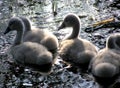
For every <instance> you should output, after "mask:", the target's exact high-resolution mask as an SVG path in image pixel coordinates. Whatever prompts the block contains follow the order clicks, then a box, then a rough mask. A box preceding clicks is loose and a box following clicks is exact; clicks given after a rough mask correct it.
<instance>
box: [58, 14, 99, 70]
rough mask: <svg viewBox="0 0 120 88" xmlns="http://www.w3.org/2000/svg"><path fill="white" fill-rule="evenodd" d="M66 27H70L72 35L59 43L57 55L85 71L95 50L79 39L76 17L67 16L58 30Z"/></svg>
mask: <svg viewBox="0 0 120 88" xmlns="http://www.w3.org/2000/svg"><path fill="white" fill-rule="evenodd" d="M66 27H72V33H71V34H70V35H69V36H68V37H67V38H65V39H64V40H62V41H61V43H60V49H59V55H60V57H61V58H62V59H63V60H64V61H66V62H69V63H70V64H72V65H76V66H79V67H80V68H81V69H83V70H86V69H87V68H88V65H89V62H90V60H91V59H92V58H93V57H94V56H95V55H96V53H97V48H96V47H95V46H94V45H93V44H92V43H91V42H90V41H88V40H85V39H82V38H80V37H79V32H80V27H81V25H80V19H79V18H78V16H77V15H75V14H73V13H71V14H68V15H67V16H66V17H65V18H64V20H63V22H62V24H61V25H60V27H59V28H58V30H60V29H63V28H66ZM70 30H71V29H70Z"/></svg>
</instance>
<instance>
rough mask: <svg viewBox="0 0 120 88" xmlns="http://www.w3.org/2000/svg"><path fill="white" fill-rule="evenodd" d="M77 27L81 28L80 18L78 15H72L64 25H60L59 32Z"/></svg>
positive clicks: (67, 17) (64, 21)
mask: <svg viewBox="0 0 120 88" xmlns="http://www.w3.org/2000/svg"><path fill="white" fill-rule="evenodd" d="M75 26H77V27H79V26H80V18H79V17H78V16H77V15H76V14H73V13H70V14H68V15H67V16H66V17H65V18H64V20H63V23H62V24H61V25H60V27H59V28H58V30H60V29H63V28H66V27H75Z"/></svg>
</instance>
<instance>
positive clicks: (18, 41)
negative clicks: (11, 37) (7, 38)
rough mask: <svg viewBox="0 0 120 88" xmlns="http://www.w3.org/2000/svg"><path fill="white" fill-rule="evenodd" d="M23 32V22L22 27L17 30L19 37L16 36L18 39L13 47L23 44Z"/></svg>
mask: <svg viewBox="0 0 120 88" xmlns="http://www.w3.org/2000/svg"><path fill="white" fill-rule="evenodd" d="M23 30H24V25H23V23H22V22H21V27H19V29H18V30H16V31H17V35H16V38H15V41H14V44H13V46H15V45H18V44H21V42H22V40H23Z"/></svg>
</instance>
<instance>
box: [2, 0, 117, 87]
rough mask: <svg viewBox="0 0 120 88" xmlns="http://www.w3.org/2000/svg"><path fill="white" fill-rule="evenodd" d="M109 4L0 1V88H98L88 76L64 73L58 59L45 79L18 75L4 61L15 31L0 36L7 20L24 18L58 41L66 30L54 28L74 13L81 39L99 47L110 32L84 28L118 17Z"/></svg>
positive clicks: (109, 0) (31, 74)
mask: <svg viewBox="0 0 120 88" xmlns="http://www.w3.org/2000/svg"><path fill="white" fill-rule="evenodd" d="M98 1H99V0H98ZM110 3H112V0H107V1H106V0H103V1H101V2H99V3H97V2H95V0H9V1H8V0H0V20H1V21H0V88H2V87H6V88H19V87H20V88H33V87H37V88H38V87H39V88H40V87H42V88H50V87H51V88H98V85H97V84H96V83H95V82H94V80H93V78H92V76H91V75H88V74H81V73H80V72H78V73H73V72H71V71H69V70H67V69H66V68H65V64H64V63H63V62H62V61H61V59H60V58H59V57H58V58H59V59H58V62H56V64H55V66H54V68H53V72H52V73H51V74H50V75H48V76H41V75H40V74H39V73H36V72H32V71H30V70H29V69H27V68H26V69H24V71H23V73H21V74H20V71H19V67H18V66H14V65H11V64H10V63H8V62H7V61H12V58H11V56H10V55H9V47H10V46H11V44H12V43H13V40H14V37H15V32H12V33H10V34H8V35H3V32H4V30H5V28H6V25H7V22H8V20H9V18H10V17H13V16H25V17H27V18H29V19H30V20H31V22H32V26H37V27H39V28H41V29H43V30H49V31H51V32H53V33H54V34H55V35H56V36H57V37H58V39H59V40H61V39H63V38H64V37H65V35H66V34H68V33H69V30H67V29H66V30H61V31H57V27H58V26H59V24H60V22H61V21H62V20H63V17H64V16H65V15H66V14H68V13H76V14H77V15H79V17H80V18H81V25H82V26H81V28H82V30H81V37H82V38H85V39H87V40H89V41H91V42H92V43H94V44H95V45H96V46H98V47H99V48H103V47H105V42H106V41H105V40H106V38H107V37H108V36H109V35H110V33H108V31H109V30H110V29H102V30H98V31H96V32H94V33H85V32H84V28H85V27H87V26H88V25H91V24H93V23H95V22H97V21H100V20H103V19H106V18H110V17H113V16H114V14H118V13H119V10H117V9H114V8H111V7H109V8H107V6H108V5H109V4H110ZM54 15H55V16H54ZM11 66H12V70H11ZM14 71H15V72H14ZM16 75H17V76H16Z"/></svg>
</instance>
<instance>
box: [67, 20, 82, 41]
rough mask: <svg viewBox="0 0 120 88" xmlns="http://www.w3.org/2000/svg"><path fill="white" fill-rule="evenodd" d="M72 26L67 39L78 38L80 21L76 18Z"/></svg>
mask: <svg viewBox="0 0 120 88" xmlns="http://www.w3.org/2000/svg"><path fill="white" fill-rule="evenodd" d="M72 28H73V30H72V33H71V34H70V36H69V37H68V38H67V39H74V38H78V36H79V32H80V21H79V20H76V22H75V24H74V26H73V27H72Z"/></svg>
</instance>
